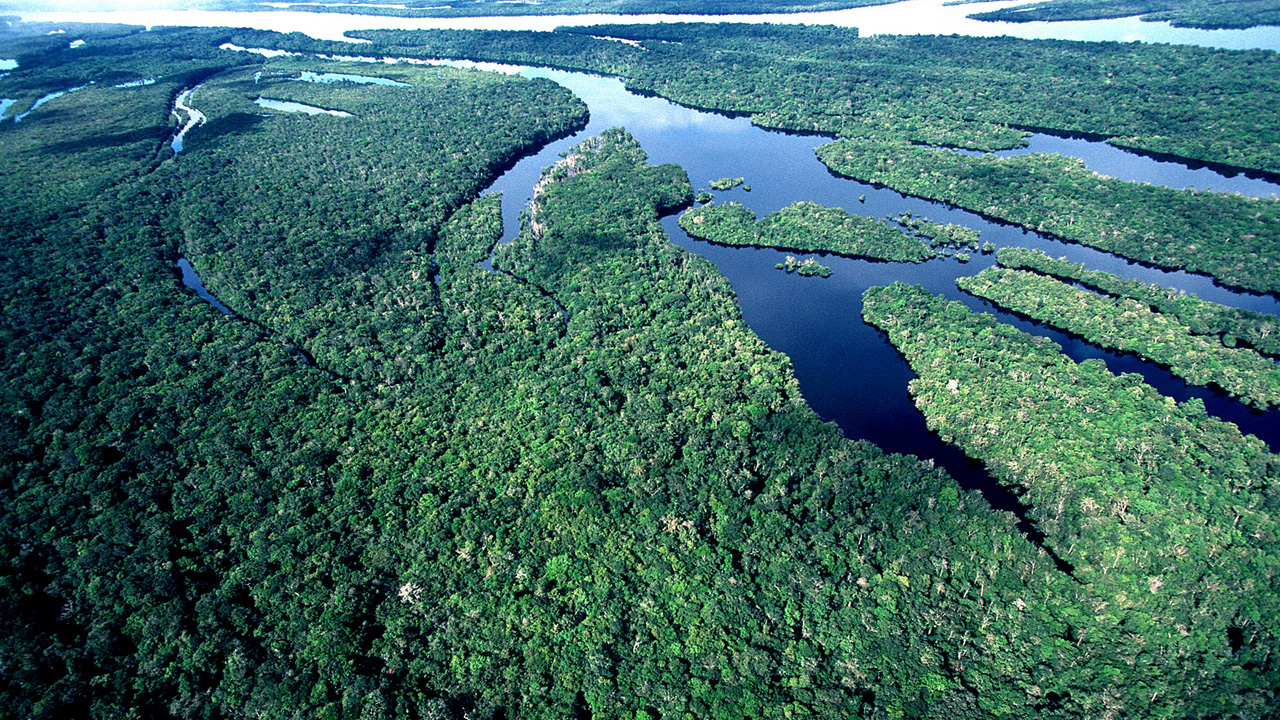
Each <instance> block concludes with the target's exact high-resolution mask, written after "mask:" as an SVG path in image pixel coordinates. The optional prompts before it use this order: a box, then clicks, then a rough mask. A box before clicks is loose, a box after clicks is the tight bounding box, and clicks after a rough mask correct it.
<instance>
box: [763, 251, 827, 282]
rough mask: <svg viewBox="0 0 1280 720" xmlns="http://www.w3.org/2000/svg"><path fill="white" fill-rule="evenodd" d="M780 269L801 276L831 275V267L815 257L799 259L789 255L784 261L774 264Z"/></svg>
mask: <svg viewBox="0 0 1280 720" xmlns="http://www.w3.org/2000/svg"><path fill="white" fill-rule="evenodd" d="M774 267H776V268H777V269H779V270H785V271H786V272H787V273H788V274H790V273H795V274H797V275H800V276H801V277H813V276H815V275H817V276H820V277H831V268H829V267H827V266H826V265H823V264H822V263H820V262H818V261H817V260H815V259H814V258H805V259H804V260H797V259H796V258H795V257H793V256H791V255H788V256H787V259H786V260H785V261H783V262H780V263H778V264H777V265H774Z"/></svg>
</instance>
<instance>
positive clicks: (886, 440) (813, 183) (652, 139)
mask: <svg viewBox="0 0 1280 720" xmlns="http://www.w3.org/2000/svg"><path fill="white" fill-rule="evenodd" d="M523 74H525V75H529V76H536V77H547V78H551V79H553V80H555V81H556V82H558V83H560V84H562V85H565V86H566V87H568V88H569V89H570V90H572V91H573V92H574V93H575V94H576V95H577V96H578V97H580V98H582V99H584V100H585V101H586V102H587V104H588V106H589V107H590V109H591V121H590V123H589V125H588V126H587V128H586V129H585V130H583V131H582V132H580V133H578V134H576V135H574V136H573V137H570V138H566V139H564V140H561V141H559V142H556V143H553V144H552V145H551V146H549V147H548V148H546V149H544V150H543V151H542V152H540V153H538V154H537V155H534V156H532V157H530V158H526V159H525V160H523V161H521V162H520V163H518V164H517V165H516V166H515V167H514V168H512V169H511V170H510V171H509V172H507V173H506V174H505V175H503V176H502V177H501V178H499V180H498V181H497V182H495V183H494V185H493V186H492V189H493V190H494V191H499V192H502V193H503V195H504V200H503V219H504V223H505V230H506V233H505V237H504V240H509V239H511V237H513V236H514V234H515V232H516V231H517V230H518V228H519V224H518V218H519V213H520V211H521V210H522V209H523V208H524V207H525V206H526V205H527V202H528V200H529V197H530V195H531V191H532V188H533V186H534V184H535V183H536V182H537V180H538V178H539V176H540V173H541V169H542V168H543V167H545V166H547V165H550V164H552V163H554V162H555V161H556V160H558V159H559V158H560V154H561V153H562V152H564V151H565V150H567V149H569V148H570V147H572V146H573V145H575V144H577V143H579V142H581V141H582V140H583V139H585V138H586V137H589V136H591V135H595V134H598V133H599V132H601V131H603V130H605V129H607V128H610V127H615V126H623V127H626V128H627V130H628V131H630V132H631V133H632V134H633V135H635V136H636V137H637V139H639V140H640V142H641V144H642V145H643V146H644V148H645V150H646V151H648V153H649V159H650V162H653V163H666V162H673V163H678V164H679V165H681V166H682V167H684V168H685V170H686V171H688V173H689V176H690V180H691V181H692V182H693V185H694V188H695V189H698V190H700V189H705V188H707V183H708V182H709V181H710V180H713V179H716V178H720V177H738V176H741V177H744V178H746V183H747V184H748V185H750V186H751V190H750V191H746V190H745V189H743V188H737V189H734V190H730V191H727V192H714V193H713V195H715V197H716V201H717V202H720V201H725V200H736V201H738V202H741V203H743V204H744V205H746V206H747V207H750V208H751V209H753V210H754V211H755V212H756V213H757V215H759V216H763V215H765V214H767V213H769V212H773V211H775V210H778V209H781V208H783V207H785V206H787V205H790V204H791V203H793V202H796V201H798V200H808V201H813V202H818V203H821V204H824V205H830V206H835V207H842V208H845V209H846V210H848V211H850V212H852V213H856V214H859V215H866V216H870V217H887V216H895V215H897V214H899V213H900V212H902V211H904V210H910V211H911V212H912V213H913V214H915V215H923V216H926V217H929V218H931V219H933V220H936V221H940V222H954V223H958V224H963V225H967V226H969V227H972V228H975V229H977V230H979V231H980V233H981V234H982V240H983V241H991V242H993V243H994V244H995V245H997V246H1001V247H1003V246H1010V245H1018V246H1023V247H1031V248H1036V249H1039V250H1042V251H1044V252H1046V253H1049V254H1051V255H1053V256H1066V257H1068V258H1069V259H1071V260H1073V261H1076V262H1081V261H1083V262H1086V263H1087V264H1088V267H1090V268H1094V269H1099V270H1106V271H1108V272H1113V273H1116V274H1118V275H1121V276H1123V277H1129V278H1138V279H1141V280H1144V281H1148V282H1158V283H1160V284H1162V285H1166V286H1170V287H1176V288H1180V289H1184V290H1186V291H1187V292H1193V293H1196V294H1198V295H1200V296H1201V297H1204V298H1206V299H1209V300H1213V301H1216V302H1221V303H1224V304H1228V305H1233V306H1236V307H1245V308H1249V309H1254V310H1260V311H1263V312H1270V313H1277V312H1280V302H1278V301H1277V299H1276V298H1275V297H1271V296H1261V295H1254V294H1248V293H1238V292H1233V291H1231V290H1229V289H1226V288H1223V287H1220V286H1218V285H1215V284H1214V283H1213V282H1212V280H1210V279H1209V278H1207V277H1204V276H1199V275H1192V274H1188V273H1184V272H1166V271H1161V270H1158V269H1154V268H1149V267H1143V266H1140V265H1137V264H1134V263H1131V262H1128V261H1126V260H1124V259H1122V258H1118V257H1115V256H1112V255H1107V254H1105V253H1101V252H1098V251H1096V250H1092V249H1090V248H1086V247H1083V246H1079V245H1073V244H1070V243H1065V242H1061V241H1057V240H1053V239H1050V238H1046V237H1043V236H1040V235H1038V234H1035V233H1030V232H1027V231H1024V230H1022V229H1020V228H1016V227H1012V226H1008V225H1003V224H999V223H995V222H991V221H988V220H986V219H984V218H982V217H979V216H977V215H975V214H973V213H970V212H966V211H964V210H960V209H957V208H951V207H947V206H945V205H943V204H940V203H934V202H930V201H927V200H922V199H919V198H910V197H906V196H903V195H901V194H899V193H897V192H894V191H892V190H889V189H886V188H880V187H874V186H871V185H867V184H863V183H859V182H856V181H852V180H848V179H845V178H840V177H837V176H835V175H833V174H832V173H830V172H829V171H828V170H827V169H826V167H825V166H823V165H822V164H821V163H819V162H818V160H817V158H816V156H815V155H814V152H813V150H814V148H816V147H817V146H819V145H821V144H824V143H825V142H828V141H829V139H827V138H821V137H814V136H803V135H791V134H785V133H779V132H773V131H767V130H763V129H761V128H758V127H755V126H753V125H751V124H750V122H749V121H748V120H747V119H745V118H730V117H725V116H722V115H717V114H714V113H706V112H700V111H696V110H691V109H689V108H684V107H680V106H678V105H675V104H673V103H670V102H668V101H665V100H662V99H660V98H654V97H641V96H638V95H635V94H632V93H629V92H627V91H626V90H625V89H624V88H623V87H622V83H621V82H620V81H619V80H616V79H612V78H602V77H595V76H588V75H584V74H581V73H569V72H562V71H552V70H545V69H533V70H527V71H525V72H524V73H523ZM1045 138H1049V136H1037V138H1034V139H1033V146H1032V148H1031V149H1032V150H1041V151H1043V150H1046V149H1048V148H1049V147H1053V148H1054V149H1056V150H1060V151H1068V152H1069V153H1070V154H1073V155H1075V156H1077V157H1083V159H1085V161H1086V163H1087V164H1089V165H1090V166H1091V167H1094V168H1095V169H1098V170H1099V171H1103V172H1106V174H1109V175H1113V176H1117V177H1121V178H1123V179H1126V180H1131V181H1137V182H1152V183H1158V184H1168V185H1171V186H1174V187H1181V186H1184V184H1185V183H1186V178H1187V177H1188V175H1187V173H1197V174H1196V175H1194V178H1195V180H1194V183H1195V184H1196V187H1211V186H1212V187H1214V188H1215V189H1220V190H1224V191H1233V192H1243V193H1247V194H1264V193H1265V194H1266V195H1270V194H1271V193H1272V192H1276V193H1278V194H1280V187H1278V186H1276V185H1274V184H1270V183H1266V182H1265V181H1261V180H1256V179H1253V178H1246V177H1243V176H1237V177H1227V176H1223V175H1221V174H1218V173H1215V172H1214V171H1213V170H1209V169H1191V168H1188V167H1186V166H1183V165H1178V164H1176V163H1166V162H1160V161H1156V160H1153V159H1151V158H1146V157H1142V156H1139V155H1134V154H1133V153H1128V152H1125V151H1123V150H1120V149H1118V148H1114V147H1111V146H1108V145H1105V144H1103V143H1099V142H1091V141H1087V140H1070V141H1069V142H1066V143H1056V141H1057V140H1060V139H1059V138H1049V140H1046V139H1045ZM1104 168H1105V170H1104ZM860 196H865V201H860V200H859V198H860ZM663 226H664V227H665V229H666V231H667V233H668V235H669V236H670V238H671V240H672V241H673V242H675V243H677V244H678V245H680V246H682V247H684V248H685V249H687V250H689V251H691V252H694V253H697V254H699V255H702V256H704V257H706V258H707V259H709V260H710V261H711V262H713V263H715V265H716V266H717V267H718V268H719V270H720V271H721V272H722V273H723V274H724V275H725V276H726V277H727V278H728V280H729V282H730V283H731V284H732V285H733V288H734V290H735V292H736V293H737V296H738V302H739V304H740V306H741V308H742V312H743V316H744V318H745V319H746V321H747V323H748V324H749V325H750V326H751V328H752V329H753V330H754V331H755V332H756V333H757V334H758V335H760V337H761V338H763V339H764V340H765V342H767V343H768V344H769V346H770V347H771V348H773V349H775V350H778V351H781V352H784V353H786V354H787V355H788V356H790V358H791V360H792V363H793V364H794V367H795V373H796V376H797V378H798V380H799V382H800V387H801V391H802V393H803V394H804V397H805V399H806V400H807V401H808V403H809V405H810V406H811V407H813V409H814V410H815V411H817V413H818V414H819V415H820V416H821V417H823V418H824V419H827V420H830V421H834V422H836V423H837V424H838V425H839V426H840V427H841V429H842V430H843V431H844V433H845V434H846V436H848V437H851V438H864V439H867V440H871V441H873V442H875V443H876V444H878V445H880V446H881V447H883V448H884V449H886V450H889V451H891V452H903V453H910V454H914V455H917V456H920V457H922V458H926V459H931V460H933V461H934V462H935V463H937V464H938V465H940V466H943V467H945V468H946V469H947V470H948V471H949V472H950V473H952V474H953V475H955V476H956V477H957V479H959V480H960V481H961V482H962V483H963V484H965V485H966V486H968V487H978V488H980V489H983V490H984V491H988V497H990V498H992V501H993V504H996V505H997V506H1002V507H1008V505H1009V502H1010V500H1009V498H1007V497H1004V498H1001V497H999V495H998V491H995V490H994V489H992V488H993V485H994V484H993V483H992V482H991V480H990V478H989V477H987V476H986V475H985V473H984V471H983V470H981V469H980V468H979V467H978V466H977V465H976V464H975V463H974V462H972V461H970V460H969V459H967V458H966V457H965V456H964V455H963V454H962V453H961V452H960V451H958V450H957V449H956V448H954V447H952V446H949V445H947V444H945V443H943V442H942V441H941V440H940V439H939V438H938V437H937V436H936V435H934V434H933V433H931V432H930V431H929V430H928V429H927V428H926V427H925V422H924V418H923V416H922V415H921V414H920V413H919V412H918V411H917V410H916V408H915V406H914V405H913V404H912V402H911V398H910V396H909V394H908V392H907V383H908V382H909V381H910V380H911V379H912V378H913V377H914V374H913V373H912V372H911V370H910V368H909V367H908V366H907V364H906V362H905V361H904V360H903V359H902V358H901V356H900V355H899V354H898V352H897V351H896V350H895V349H894V348H893V346H892V345H890V344H889V343H888V342H887V340H886V339H885V337H884V335H883V334H882V333H880V332H879V331H878V330H876V329H874V328H872V327H871V326H869V325H867V324H866V323H864V322H863V321H862V318H861V306H862V293H863V292H864V291H865V290H866V289H867V288H868V287H870V286H873V285H882V284H886V283H890V282H894V281H896V280H903V281H907V282H912V283H918V284H921V285H923V286H925V287H926V288H928V289H929V290H930V291H932V292H934V293H938V294H941V295H945V296H947V297H948V298H951V299H955V300H960V301H961V302H964V303H965V304H966V305H967V306H968V307H970V308H972V309H974V310H980V311H985V312H993V313H994V314H995V315H997V316H998V318H999V319H1000V320H1001V321H1002V322H1006V323H1010V324H1012V325H1015V326H1017V327H1018V328H1020V329H1022V330H1025V331H1027V332H1030V333H1033V334H1037V335H1043V336H1047V337H1049V338H1051V339H1053V340H1054V341H1055V342H1057V343H1059V344H1060V345H1061V346H1062V347H1063V350H1064V352H1066V354H1067V355H1069V356H1070V357H1072V358H1073V359H1075V360H1077V361H1079V360H1084V359H1086V358H1098V359H1101V360H1103V361H1104V362H1105V363H1106V364H1107V366H1108V367H1109V368H1110V369H1111V370H1112V371H1113V372H1117V373H1121V372H1136V373H1140V374H1141V375H1142V376H1143V377H1144V378H1145V379H1146V381H1147V382H1148V383H1149V384H1151V385H1152V386H1154V387H1155V388H1156V389H1158V390H1159V391H1160V392H1162V393H1164V394H1166V395H1169V396H1171V397H1173V398H1175V399H1177V400H1179V401H1185V400H1187V399H1189V398H1192V397H1198V398H1201V399H1202V400H1203V401H1204V402H1205V405H1206V407H1207V409H1208V410H1209V412H1210V413H1212V414H1214V415H1216V416H1218V417H1220V418H1222V419H1224V420H1228V421H1230V422H1234V423H1236V424H1237V425H1238V426H1240V428H1241V429H1242V430H1244V431H1246V432H1249V433H1253V434H1255V435H1257V436H1259V437H1260V438H1262V439H1263V440H1264V441H1266V442H1267V443H1268V444H1269V445H1270V446H1271V447H1272V448H1280V413H1275V412H1272V413H1261V412H1257V411H1254V410H1251V409H1250V408H1248V407H1246V406H1244V405H1242V404H1240V403H1238V402H1235V401H1233V400H1231V399H1229V398H1228V397H1227V396H1226V395H1224V394H1222V393H1217V392H1214V391H1212V390H1208V389H1205V388H1198V387H1191V386H1188V385H1187V384H1186V383H1184V382H1182V381H1181V380H1179V379H1177V378H1175V377H1173V376H1172V375H1171V374H1170V373H1169V372H1168V371H1167V370H1165V369H1163V368H1161V367H1158V366H1156V365H1154V364H1152V363H1149V362H1145V361H1142V360H1140V359H1138V358H1136V357H1134V356H1132V355H1124V354H1118V353H1113V352H1108V351H1106V350H1103V349H1101V348H1099V347H1097V346H1094V345H1092V344H1090V343H1088V342H1085V341H1084V340H1082V339H1079V338H1076V337H1072V336H1069V335H1067V334H1065V333H1062V332H1059V331H1056V330H1053V329H1052V328H1047V327H1044V326H1042V325H1040V324H1038V323H1034V322H1031V321H1028V320H1026V319H1024V318H1021V317H1018V316H1015V315H1012V314H1009V313H1005V312H1000V311H997V310H996V309H995V308H994V307H993V306H991V305H990V304H989V303H987V302H985V301H983V300H979V299H977V298H974V297H972V296H969V295H966V294H965V293H962V292H960V291H959V290H958V289H957V288H956V287H955V279H956V278H957V277H959V276H962V275H971V274H974V273H977V272H978V271H980V270H981V269H983V268H984V267H988V266H990V265H992V264H994V256H992V255H983V254H979V253H972V254H971V256H972V261H971V262H968V263H960V262H959V261H957V260H955V259H938V260H933V261H930V262H927V263H921V264H902V263H880V262H870V261H865V260H855V259H850V258H843V257H837V256H821V255H820V257H821V261H822V263H823V264H825V265H828V266H830V267H831V268H832V269H833V270H834V271H835V272H834V275H833V276H832V277H830V278H827V279H821V278H802V277H799V276H796V275H788V274H786V273H783V272H780V271H778V270H776V269H775V268H774V265H775V264H776V263H778V262H781V261H782V260H783V258H785V257H786V255H788V254H792V255H794V254H795V253H786V252H781V251H776V250H771V249H765V248H739V247H725V246H719V245H715V244H712V243H707V242H704V241H701V240H697V239H694V238H692V237H690V236H689V235H687V234H686V233H685V232H684V231H683V230H682V229H681V228H680V227H679V225H678V224H677V222H676V218H675V217H674V216H671V217H667V218H665V219H664V220H663Z"/></svg>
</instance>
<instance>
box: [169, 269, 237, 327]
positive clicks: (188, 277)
mask: <svg viewBox="0 0 1280 720" xmlns="http://www.w3.org/2000/svg"><path fill="white" fill-rule="evenodd" d="M178 269H179V270H181V271H182V284H183V285H186V286H187V287H189V288H191V289H192V290H195V291H196V295H199V296H200V299H202V300H204V301H205V302H207V303H209V304H210V305H212V306H214V307H215V308H217V309H218V311H219V312H221V313H222V314H224V315H231V316H233V317H234V316H235V313H233V312H231V308H229V307H227V306H226V305H223V304H222V303H221V302H220V301H219V300H218V298H216V297H214V296H213V293H211V292H209V291H208V290H206V289H205V286H204V281H203V280H201V279H200V275H199V273H197V272H196V269H195V268H193V267H191V263H190V262H188V261H187V259H186V258H184V257H180V258H178Z"/></svg>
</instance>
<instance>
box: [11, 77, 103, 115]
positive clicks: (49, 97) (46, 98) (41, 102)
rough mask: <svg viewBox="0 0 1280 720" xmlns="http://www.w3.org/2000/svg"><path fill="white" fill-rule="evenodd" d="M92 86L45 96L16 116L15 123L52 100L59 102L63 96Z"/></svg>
mask: <svg viewBox="0 0 1280 720" xmlns="http://www.w3.org/2000/svg"><path fill="white" fill-rule="evenodd" d="M92 84H93V83H88V84H86V85H79V86H77V87H73V88H67V89H66V90H59V91H57V92H51V93H49V94H48V95H45V96H44V97H42V98H40V99H39V100H36V101H35V102H34V103H32V105H31V107H29V108H27V111H26V112H23V113H19V114H17V115H15V116H14V117H13V121H14V122H21V121H22V119H23V118H25V117H26V116H28V115H30V114H31V113H33V112H35V110H36V108H38V107H40V106H41V105H44V104H45V103H47V102H49V101H50V100H57V99H58V98H60V97H62V96H63V95H66V94H67V93H73V92H75V91H77V90H83V89H85V88H87V87H89V85H92Z"/></svg>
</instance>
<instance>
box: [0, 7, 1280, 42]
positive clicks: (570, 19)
mask: <svg viewBox="0 0 1280 720" xmlns="http://www.w3.org/2000/svg"><path fill="white" fill-rule="evenodd" d="M1019 4H1023V0H1005V1H1002V2H991V3H983V4H982V5H981V6H975V5H946V4H945V2H944V0H907V1H906V2H900V3H895V4H892V5H878V6H873V7H864V8H851V9H848V10H833V11H829V12H814V13H784V14H775V15H710V16H709V15H599V14H597V15H541V16H536V15H535V16H503V17H453V18H396V17H379V16H373V15H343V14H339V13H310V12H298V11H289V10H280V11H271V12H222V11H209V10H148V11H115V12H76V11H47V12H26V13H21V12H20V13H19V14H20V15H21V17H22V19H23V20H28V21H43V22H60V21H78V22H106V23H125V24H129V25H145V26H147V27H148V28H150V27H154V26H157V25H189V26H198V27H247V28H253V29H256V30H273V31H276V32H285V33H287V32H302V33H305V34H307V35H310V36H312V37H315V38H321V39H325V40H343V39H349V38H345V37H344V35H345V33H347V32H350V31H354V30H372V29H403V30H427V29H433V28H447V29H459V30H543V31H550V30H554V29H555V28H557V27H560V26H563V25H596V24H600V23H615V22H616V23H658V22H748V23H760V22H768V23H774V24H779V25H794V24H808V25H814V24H822V25H840V26H844V27H857V28H859V30H860V31H861V32H862V33H863V34H865V35H922V34H950V33H959V34H961V35H974V36H983V37H989V36H995V35H1010V36H1013V37H1021V38H1059V39H1064V40H1114V41H1118V42H1131V41H1135V40H1140V41H1144V42H1164V43H1176V44H1183V45H1204V46H1207V47H1221V48H1232V49H1244V48H1263V49H1270V50H1280V29H1277V28H1274V27H1272V28H1250V29H1248V30H1195V29H1191V28H1175V27H1173V26H1171V25H1169V24H1168V23H1163V22H1161V23H1148V22H1142V21H1140V20H1138V19H1137V18H1121V19H1118V20H1088V21H1073V22H1055V23H1044V22H1035V23H999V22H997V23H992V22H982V21H978V20H970V19H969V18H967V17H966V16H967V15H968V14H970V13H973V12H977V11H979V10H996V9H1000V8H1005V7H1011V6H1014V5H1019Z"/></svg>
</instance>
